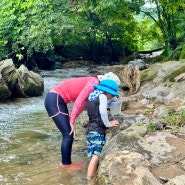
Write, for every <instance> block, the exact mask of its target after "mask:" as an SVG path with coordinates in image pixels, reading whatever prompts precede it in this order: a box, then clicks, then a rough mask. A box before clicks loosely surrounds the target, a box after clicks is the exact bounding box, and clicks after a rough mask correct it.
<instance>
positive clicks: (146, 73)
mask: <svg viewBox="0 0 185 185" xmlns="http://www.w3.org/2000/svg"><path fill="white" fill-rule="evenodd" d="M140 77H141V82H143V81H150V80H153V79H154V78H155V77H157V71H156V70H152V69H151V68H149V69H146V70H143V71H141V72H140Z"/></svg>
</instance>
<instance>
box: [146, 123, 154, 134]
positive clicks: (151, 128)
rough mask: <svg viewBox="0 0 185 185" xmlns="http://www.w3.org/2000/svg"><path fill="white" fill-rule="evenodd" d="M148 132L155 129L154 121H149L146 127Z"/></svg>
mask: <svg viewBox="0 0 185 185" xmlns="http://www.w3.org/2000/svg"><path fill="white" fill-rule="evenodd" d="M147 131H148V132H154V131H155V123H154V122H150V123H149V125H148V128H147Z"/></svg>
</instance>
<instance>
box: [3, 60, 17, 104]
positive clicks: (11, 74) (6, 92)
mask: <svg viewBox="0 0 185 185" xmlns="http://www.w3.org/2000/svg"><path fill="white" fill-rule="evenodd" d="M17 80H18V72H17V70H16V68H15V66H14V64H13V61H12V60H11V59H7V60H3V61H1V62H0V101H3V100H4V99H6V98H7V97H9V96H11V95H12V91H13V90H14V88H15V85H16V83H17Z"/></svg>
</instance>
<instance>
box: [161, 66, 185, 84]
mask: <svg viewBox="0 0 185 185" xmlns="http://www.w3.org/2000/svg"><path fill="white" fill-rule="evenodd" d="M182 73H185V65H184V66H182V67H180V68H178V69H177V70H175V71H173V72H172V73H171V74H169V75H168V76H166V77H165V78H164V79H163V81H164V82H165V81H169V82H174V81H175V80H174V79H175V77H177V76H179V75H180V74H182Z"/></svg>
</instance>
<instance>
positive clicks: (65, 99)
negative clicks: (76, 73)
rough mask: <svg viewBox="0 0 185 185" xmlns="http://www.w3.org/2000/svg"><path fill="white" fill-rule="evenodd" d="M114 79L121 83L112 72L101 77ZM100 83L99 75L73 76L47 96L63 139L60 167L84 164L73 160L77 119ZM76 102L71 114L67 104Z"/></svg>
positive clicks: (48, 104)
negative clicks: (72, 153) (72, 152)
mask: <svg viewBox="0 0 185 185" xmlns="http://www.w3.org/2000/svg"><path fill="white" fill-rule="evenodd" d="M106 78H107V79H112V80H115V82H116V83H117V84H118V85H119V84H120V80H119V78H118V77H117V75H115V74H114V73H112V72H109V73H106V74H105V75H103V76H101V79H106ZM98 83H99V79H98V78H97V77H93V76H89V77H79V78H71V79H68V80H65V81H63V82H61V83H59V84H58V85H57V86H55V87H53V88H52V89H51V90H50V91H49V93H48V94H47V95H46V98H45V108H46V110H47V112H48V115H49V117H50V118H52V119H53V121H54V122H55V125H56V126H57V128H58V129H59V130H60V132H61V134H62V136H63V139H62V144H61V158H62V163H61V164H60V167H62V168H67V169H81V168H83V164H80V163H72V162H71V151H72V144H73V140H74V137H75V126H74V125H75V120H76V118H77V117H78V115H79V114H80V113H81V112H82V111H83V110H84V109H85V108H86V104H87V98H88V96H89V94H90V93H91V92H92V91H93V90H94V86H95V85H97V84H98ZM71 102H74V105H73V108H72V112H71V115H69V112H68V108H67V104H68V103H71Z"/></svg>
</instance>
